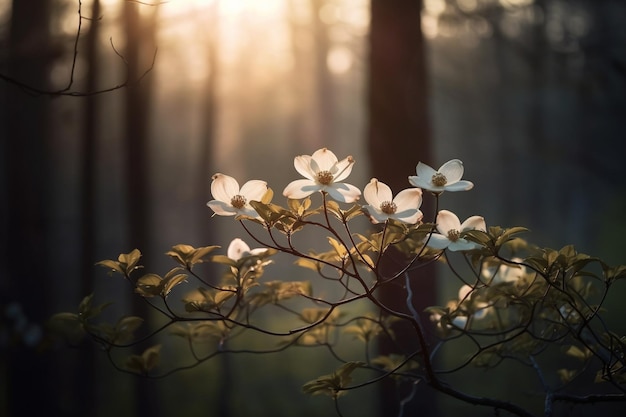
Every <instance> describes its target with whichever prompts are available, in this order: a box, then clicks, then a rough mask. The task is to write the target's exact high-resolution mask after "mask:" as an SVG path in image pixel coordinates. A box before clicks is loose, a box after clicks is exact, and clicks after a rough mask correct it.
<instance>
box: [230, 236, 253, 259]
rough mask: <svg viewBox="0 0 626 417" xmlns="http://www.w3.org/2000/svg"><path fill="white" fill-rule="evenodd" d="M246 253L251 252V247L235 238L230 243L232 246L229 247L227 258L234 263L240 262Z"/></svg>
mask: <svg viewBox="0 0 626 417" xmlns="http://www.w3.org/2000/svg"><path fill="white" fill-rule="evenodd" d="M246 252H250V246H248V244H247V243H246V242H244V241H243V240H241V239H239V238H235V239H233V240H232V241H231V242H230V245H228V250H227V251H226V256H228V257H229V258H230V259H232V260H233V261H238V260H239V259H241V257H242V256H243V254H244V253H246Z"/></svg>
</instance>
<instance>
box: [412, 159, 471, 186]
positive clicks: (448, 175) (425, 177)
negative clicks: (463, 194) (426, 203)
mask: <svg viewBox="0 0 626 417" xmlns="http://www.w3.org/2000/svg"><path fill="white" fill-rule="evenodd" d="M415 171H416V172H417V176H410V177H409V183H411V185H413V186H414V187H419V188H423V189H425V190H428V191H432V192H433V193H437V194H440V193H442V192H444V191H467V190H471V189H472V187H474V184H473V183H472V182H470V181H465V180H461V177H463V162H461V161H460V160H458V159H452V160H450V161H448V162H446V163H445V164H443V165H442V166H441V167H440V168H439V169H438V170H437V171H435V170H434V169H433V168H431V167H430V166H428V165H426V164H424V163H422V162H420V163H418V164H417V167H416V168H415Z"/></svg>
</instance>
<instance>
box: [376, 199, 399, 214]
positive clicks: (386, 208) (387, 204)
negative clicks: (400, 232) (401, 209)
mask: <svg viewBox="0 0 626 417" xmlns="http://www.w3.org/2000/svg"><path fill="white" fill-rule="evenodd" d="M397 209H398V206H396V203H394V202H393V201H383V202H382V203H380V211H382V212H383V213H385V214H394V213H395V212H396V210H397Z"/></svg>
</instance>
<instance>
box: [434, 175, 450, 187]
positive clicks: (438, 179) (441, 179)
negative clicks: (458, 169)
mask: <svg viewBox="0 0 626 417" xmlns="http://www.w3.org/2000/svg"><path fill="white" fill-rule="evenodd" d="M431 181H432V182H433V185H435V186H437V187H443V186H444V185H446V184H447V183H448V179H447V178H446V176H445V175H443V174H442V173H441V172H436V173H435V175H433V177H432V179H431Z"/></svg>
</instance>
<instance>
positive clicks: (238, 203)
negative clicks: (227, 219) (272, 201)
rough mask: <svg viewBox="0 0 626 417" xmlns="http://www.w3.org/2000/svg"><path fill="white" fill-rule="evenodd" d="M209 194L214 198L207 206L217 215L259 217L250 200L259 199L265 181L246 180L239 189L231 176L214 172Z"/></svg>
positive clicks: (264, 189) (265, 186)
mask: <svg viewBox="0 0 626 417" xmlns="http://www.w3.org/2000/svg"><path fill="white" fill-rule="evenodd" d="M212 179H213V182H212V183H211V194H212V195H213V198H214V200H211V201H209V202H208V203H207V206H209V207H210V208H211V210H213V211H214V212H215V214H217V215H219V216H234V215H241V214H243V215H246V216H249V217H259V215H258V214H257V212H256V210H255V209H254V208H252V206H251V205H250V201H261V199H262V198H263V196H264V195H265V193H266V192H267V183H266V182H265V181H260V180H251V181H248V182H246V183H245V184H244V185H243V186H242V187H241V189H240V188H239V183H238V182H237V180H236V179H234V178H233V177H229V176H228V175H224V174H219V173H218V174H215V175H213V177H212Z"/></svg>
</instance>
